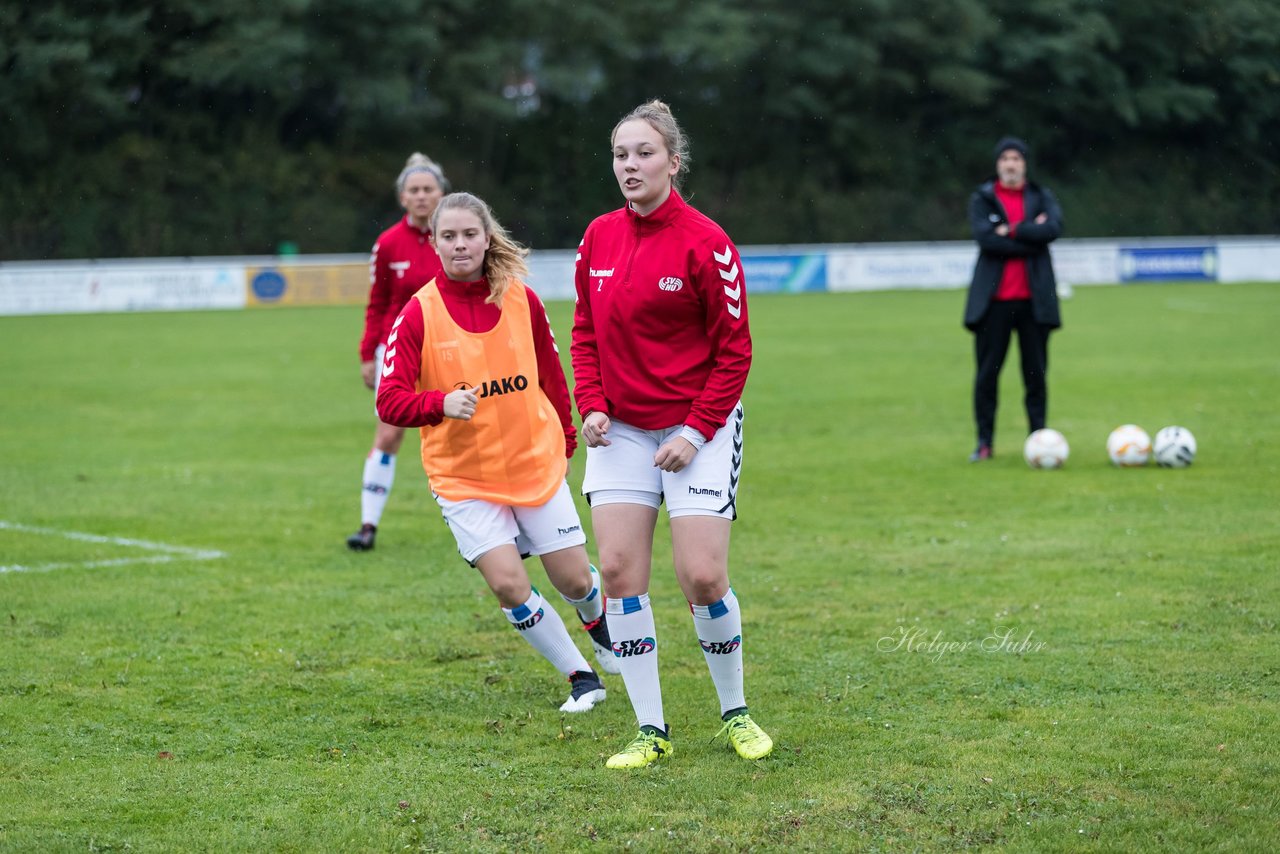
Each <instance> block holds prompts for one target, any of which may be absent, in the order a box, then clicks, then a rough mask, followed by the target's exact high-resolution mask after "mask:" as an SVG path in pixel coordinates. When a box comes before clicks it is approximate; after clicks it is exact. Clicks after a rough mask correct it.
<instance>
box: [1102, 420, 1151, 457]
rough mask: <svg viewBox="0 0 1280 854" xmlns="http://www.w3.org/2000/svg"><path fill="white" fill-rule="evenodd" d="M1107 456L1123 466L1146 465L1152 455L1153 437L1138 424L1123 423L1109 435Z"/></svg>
mask: <svg viewBox="0 0 1280 854" xmlns="http://www.w3.org/2000/svg"><path fill="white" fill-rule="evenodd" d="M1107 456H1108V457H1110V458H1111V462H1113V463H1115V464H1116V465H1118V466H1120V467H1121V468H1133V467H1135V466H1145V465H1146V464H1147V460H1148V459H1149V458H1150V457H1151V437H1150V436H1148V435H1147V431H1146V430H1143V429H1142V428H1141V427H1139V426H1138V425H1137V424H1121V425H1120V426H1119V427H1117V428H1116V429H1114V430H1112V431H1111V435H1110V436H1108V437H1107Z"/></svg>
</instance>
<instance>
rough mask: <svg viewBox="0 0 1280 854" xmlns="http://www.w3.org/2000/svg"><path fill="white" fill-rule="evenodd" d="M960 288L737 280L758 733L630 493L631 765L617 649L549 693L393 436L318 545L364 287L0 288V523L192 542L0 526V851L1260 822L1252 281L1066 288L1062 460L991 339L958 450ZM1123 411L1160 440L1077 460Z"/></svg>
mask: <svg viewBox="0 0 1280 854" xmlns="http://www.w3.org/2000/svg"><path fill="white" fill-rule="evenodd" d="M961 302H962V295H961V294H959V293H958V292H943V293H938V292H899V293H877V294H861V295H806V296H758V297H756V298H754V300H753V302H752V326H753V331H754V334H755V340H756V360H755V367H754V369H753V372H752V377H751V382H750V385H749V386H748V390H747V397H746V406H747V437H748V438H747V459H746V475H745V478H744V486H743V490H742V493H741V496H740V504H739V510H740V513H741V518H740V520H739V522H738V523H737V525H736V526H735V531H734V543H733V558H732V579H733V583H734V587H735V589H736V590H737V591H738V594H739V597H740V598H741V600H742V602H743V605H744V609H745V610H744V613H745V637H746V639H747V646H746V652H747V657H746V667H747V692H748V699H749V701H750V702H751V703H752V708H753V710H754V711H755V712H756V717H757V719H758V720H759V721H760V722H761V723H762V724H763V725H764V726H765V727H766V728H767V729H768V730H769V731H770V732H771V733H772V734H773V736H774V738H775V740H776V742H777V744H778V747H777V749H776V751H775V753H774V755H773V756H772V757H770V758H769V759H767V760H764V761H762V762H759V763H755V764H749V763H746V762H743V761H741V760H739V759H738V758H737V757H736V756H734V755H733V753H732V752H731V751H730V750H728V749H727V748H726V747H725V746H723V745H722V744H718V743H712V742H711V741H710V738H711V736H712V735H713V734H714V733H715V731H716V726H717V719H716V712H717V711H718V706H717V704H716V701H715V697H714V692H713V690H712V688H711V684H710V679H709V678H708V676H707V674H706V669H705V665H704V663H703V661H702V655H701V651H700V650H699V649H698V647H697V645H696V643H695V642H694V640H693V636H692V630H691V627H690V623H689V617H688V611H687V608H685V607H684V603H683V601H682V600H681V598H680V595H679V591H678V588H677V587H676V585H675V582H674V579H673V577H672V573H671V568H670V560H669V549H668V548H667V545H666V536H667V535H666V531H665V528H661V529H660V531H659V538H660V540H661V541H662V543H661V544H660V545H659V548H658V559H657V566H656V568H655V573H654V578H655V581H654V585H653V591H652V592H653V597H654V600H655V603H656V613H657V621H658V630H659V633H660V636H661V637H662V638H665V643H664V646H663V659H662V660H663V680H664V693H665V701H666V708H667V713H668V716H669V719H670V722H671V724H672V726H673V735H674V739H675V745H676V753H675V755H674V756H673V757H672V759H671V761H669V762H668V763H666V764H665V765H661V766H658V767H654V768H651V769H647V770H645V771H644V772H641V773H633V774H618V773H615V772H606V770H605V769H604V768H603V767H602V766H603V759H604V757H605V756H607V755H608V754H609V753H611V752H613V751H614V750H616V749H617V748H618V747H619V746H621V744H623V743H624V742H625V741H626V740H627V739H628V738H629V737H630V735H631V734H632V731H633V725H634V718H633V716H632V713H631V709H630V706H629V704H628V702H627V699H626V695H625V692H624V690H623V689H622V686H621V682H620V680H619V679H617V678H616V677H614V678H612V679H610V680H607V684H608V686H609V689H610V698H609V700H608V702H606V703H605V704H604V705H603V706H602V707H600V708H599V709H598V710H596V711H594V712H592V713H590V714H588V715H586V716H575V717H566V716H563V715H561V714H560V713H559V712H558V711H557V710H556V706H557V705H558V703H559V702H560V701H561V700H562V699H563V695H564V694H565V691H566V685H565V684H564V683H563V682H562V681H561V680H560V679H559V677H558V676H557V675H556V674H555V673H554V672H552V671H551V669H550V667H548V666H547V665H546V664H545V663H543V662H541V661H540V660H538V659H536V658H535V656H534V655H533V653H532V652H531V651H530V650H528V649H527V648H526V647H525V646H524V645H523V644H522V642H521V641H520V639H519V637H517V636H516V634H515V633H514V632H512V631H511V630H510V629H509V628H508V627H507V626H506V624H505V622H504V621H503V619H502V616H501V614H500V613H499V612H498V610H497V607H496V604H495V603H494V601H493V600H492V597H491V596H490V595H489V594H488V592H487V590H486V588H485V587H484V585H483V583H482V581H481V580H480V579H479V577H478V576H477V574H476V573H474V572H473V571H472V570H469V569H468V568H467V567H466V566H465V565H464V564H463V563H462V562H461V561H460V560H459V559H458V557H457V555H456V552H455V549H454V546H453V543H452V540H451V538H450V537H449V534H448V532H447V530H446V529H445V526H444V525H443V524H442V523H441V522H440V519H439V515H438V513H437V511H436V510H435V509H434V506H433V504H432V503H431V501H430V496H429V493H428V491H427V486H426V480H425V477H424V476H423V475H422V474H421V470H420V469H419V468H418V465H417V460H416V457H417V454H416V452H414V451H413V450H412V448H411V447H410V446H409V445H406V452H405V453H404V454H403V455H402V460H401V465H400V467H399V472H398V475H397V484H396V488H395V493H394V495H393V497H392V500H391V504H390V507H389V509H388V512H387V515H386V517H385V518H384V520H383V527H382V533H381V535H380V541H379V546H378V549H377V551H375V552H373V553H371V554H364V555H357V554H351V553H348V552H347V551H346V549H345V548H344V547H343V545H342V540H343V538H344V537H345V535H346V534H347V533H349V531H350V529H352V528H353V527H354V524H355V523H356V522H357V521H358V520H357V515H358V514H357V502H358V479H359V472H360V466H361V462H362V457H363V454H364V451H365V450H366V449H367V447H368V442H369V440H370V438H371V435H372V421H371V409H370V408H371V401H370V396H369V395H368V394H367V393H366V392H364V391H363V387H362V386H361V385H360V382H359V378H358V371H357V364H356V352H355V351H356V346H355V345H356V338H357V337H358V333H359V324H360V309H359V308H358V307H343V308H328V309H292V310H279V311H249V312H227V313H194V314H149V315H111V316H99V317H23V318H0V342H2V343H0V375H2V376H3V377H4V379H3V389H4V394H3V403H0V520H6V521H8V522H10V523H17V524H20V525H23V526H27V528H38V529H52V530H57V531H79V532H87V533H92V534H97V535H104V536H107V537H119V538H133V539H142V540H147V541H153V542H158V543H164V544H167V545H170V546H180V547H184V548H188V549H197V550H201V549H202V550H218V551H221V552H223V553H225V556H224V557H222V558H219V559H211V560H197V559H194V558H191V557H185V556H181V555H178V556H176V557H175V559H174V560H172V561H170V562H166V563H116V564H107V565H100V566H96V567H87V566H84V564H86V563H88V562H93V561H111V560H119V559H122V558H129V557H135V556H151V557H156V556H157V554H156V553H155V552H144V551H142V550H140V549H139V548H137V547H136V546H130V545H121V544H115V543H111V542H90V541H81V540H70V539H64V538H60V537H56V536H53V535H50V534H47V533H42V532H40V531H31V530H27V529H21V528H20V529H15V528H12V527H11V528H8V529H0V565H5V566H10V565H24V566H41V565H49V564H66V566H64V567H63V568H60V569H52V570H49V571H40V572H9V573H0V849H2V850H6V851H33V850H40V851H83V850H86V849H87V850H97V851H106V850H110V851H122V850H130V851H166V850H207V851H259V850H272V851H299V852H302V851H402V850H411V851H412V850H442V851H452V850H490V849H503V850H513V849H533V850H553V851H554V850H576V849H595V850H618V849H623V848H632V849H639V850H683V851H741V850H748V849H752V850H777V849H784V848H785V849H796V850H810V851H830V850H871V851H876V850H953V849H957V848H975V849H985V848H1011V849H1014V850H1050V851H1053V850H1058V851H1066V850H1072V851H1074V850H1094V851H1141V850H1151V851H1157V850H1160V851H1164V850H1230V851H1267V850H1275V849H1276V848H1277V847H1278V846H1280V819H1278V818H1277V816H1280V748H1278V747H1277V744H1278V742H1280V738H1278V737H1280V726H1278V724H1277V711H1278V708H1280V706H1278V701H1280V672H1278V669H1280V664H1278V662H1280V642H1278V641H1280V634H1278V633H1277V622H1280V580H1278V578H1280V576H1278V574H1277V568H1278V567H1277V563H1278V561H1277V557H1276V556H1277V555H1280V533H1278V532H1280V509H1278V508H1280V500H1278V499H1280V488H1278V484H1280V478H1278V477H1277V467H1278V460H1277V446H1278V444H1277V440H1278V439H1280V407H1278V406H1277V403H1276V401H1277V396H1278V393H1280V347H1277V345H1276V343H1275V340H1276V339H1275V334H1274V326H1275V320H1276V318H1277V317H1280V288H1277V287H1276V286H1274V285H1238V286H1213V285H1203V286H1202V285H1178V286H1173V285H1169V286H1145V287H1124V288H1096V289H1086V288H1081V289H1078V290H1077V293H1076V296H1075V298H1074V299H1073V300H1071V301H1070V302H1069V303H1067V304H1066V305H1065V307H1064V313H1065V319H1066V328H1065V329H1064V330H1063V331H1062V332H1061V333H1058V334H1056V335H1055V336H1054V338H1053V341H1052V343H1051V345H1050V359H1051V370H1050V419H1049V420H1050V424H1051V425H1052V426H1055V427H1057V428H1058V429H1060V430H1062V432H1063V433H1065V434H1066V436H1067V438H1068V440H1069V441H1070V442H1071V445H1072V452H1071V459H1070V461H1069V463H1068V465H1067V467H1066V468H1065V469H1063V470H1061V471H1056V472H1033V471H1030V470H1028V469H1027V468H1026V466H1025V465H1024V464H1023V463H1022V460H1021V456H1020V447H1021V441H1020V438H1021V436H1022V435H1023V434H1024V433H1025V422H1024V420H1023V415H1022V413H1021V411H1020V403H1019V401H1020V397H1021V389H1020V381H1019V379H1018V376H1017V364H1016V354H1011V361H1010V363H1009V365H1008V370H1006V374H1005V380H1006V382H1005V383H1004V385H1003V388H1002V391H1003V395H1004V402H1003V405H1002V407H1001V414H1000V421H999V425H998V434H997V437H996V453H997V457H996V459H995V460H993V461H992V462H990V463H987V464H983V465H981V466H972V465H970V464H968V463H967V462H966V461H965V458H966V455H967V454H968V452H969V451H970V450H971V446H972V432H973V431H972V424H971V420H970V407H969V395H970V385H969V383H970V375H971V362H972V355H971V349H970V348H971V346H972V344H971V339H970V337H969V335H968V334H967V333H966V332H964V330H963V329H962V328H961V326H960V310H961ZM551 309H552V321H553V323H554V325H555V327H556V328H557V329H558V330H560V333H561V337H562V339H567V337H568V325H569V324H568V318H569V312H570V306H569V305H568V304H566V303H554V304H552V306H551ZM563 349H564V350H565V351H566V355H567V347H565V348H563ZM1130 421H1132V422H1135V423H1138V424H1140V425H1142V426H1144V427H1145V428H1146V429H1147V430H1148V432H1150V433H1152V434H1154V433H1155V431H1156V430H1157V429H1159V428H1160V427H1162V426H1165V425H1166V424H1175V423H1176V424H1181V425H1183V426H1185V427H1188V428H1190V429H1191V430H1192V431H1193V432H1194V433H1195V435H1196V437H1197V438H1198V440H1199V444H1200V451H1199V457H1198V458H1197V460H1196V463H1195V465H1194V466H1192V467H1191V468H1190V469H1187V470H1184V471H1167V470H1160V469H1155V468H1148V469H1141V470H1118V469H1115V468H1113V467H1111V466H1110V464H1109V463H1108V462H1107V459H1106V454H1105V450H1104V444H1105V441H1106V436H1107V433H1108V432H1109V431H1110V429H1111V428H1112V427H1114V426H1116V425H1118V424H1120V423H1123V422H1130ZM580 477H581V459H578V460H575V462H574V466H573V471H572V474H571V479H572V481H573V482H574V483H575V484H576V483H578V482H580ZM584 511H585V508H584ZM584 520H586V516H585V512H584ZM530 568H531V572H532V574H533V576H534V579H535V583H537V582H538V579H541V578H543V576H542V573H541V570H540V568H538V567H537V564H536V563H531V564H530ZM544 587H545V584H544ZM563 613H564V614H565V615H566V616H569V612H568V610H567V608H566V609H564V610H563ZM1005 632H1008V633H1009V639H1010V641H1011V642H1017V641H1027V645H1026V648H1025V649H1024V650H1023V651H1022V652H1020V653H1015V652H1009V651H1007V650H1005V651H998V650H992V649H990V648H988V649H983V648H982V643H983V641H984V639H987V638H990V637H992V636H995V635H999V634H1002V633H1005ZM903 633H907V636H908V637H912V638H914V639H915V640H914V641H913V643H912V644H911V646H913V647H914V651H909V650H907V649H905V648H901V647H899V648H896V649H895V648H893V647H894V640H893V639H895V638H900V637H902V636H903ZM882 638H889V639H890V640H888V641H882V640H881V639H882ZM579 640H580V641H583V642H584V641H585V636H584V637H582V638H579ZM930 640H933V641H935V643H934V646H933V647H932V649H930V648H928V646H927V642H928V641H930ZM948 642H950V643H952V644H954V645H953V646H942V644H946V643H948ZM966 643H968V644H969V646H968V647H967V648H963V649H962V648H960V647H962V646H963V645H964V644H966ZM1036 644H1040V646H1036ZM991 645H992V644H991V643H989V644H988V647H990V646H991ZM997 645H998V644H997ZM922 647H923V648H922Z"/></svg>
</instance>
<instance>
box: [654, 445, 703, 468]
mask: <svg viewBox="0 0 1280 854" xmlns="http://www.w3.org/2000/svg"><path fill="white" fill-rule="evenodd" d="M696 453H698V449H697V448H695V447H694V446H693V444H692V443H691V442H690V441H689V440H688V439H686V438H684V437H683V436H672V437H671V438H670V439H668V440H667V441H665V442H663V443H662V447H661V448H658V453H656V454H654V455H653V464H654V465H655V466H657V467H658V468H660V469H662V470H663V471H669V472H677V471H680V470H681V469H683V468H685V467H686V466H688V465H689V463H691V462H693V457H694V454H696Z"/></svg>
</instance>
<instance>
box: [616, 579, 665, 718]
mask: <svg viewBox="0 0 1280 854" xmlns="http://www.w3.org/2000/svg"><path fill="white" fill-rule="evenodd" d="M605 619H606V620H607V621H608V625H609V637H611V638H612V639H613V651H614V654H615V655H617V656H618V664H619V666H621V668H622V683H623V684H624V685H626V686H627V696H628V697H630V698H631V708H633V709H635V713H636V721H637V722H638V724H639V725H640V726H646V725H649V726H656V727H658V728H659V729H662V730H664V731H665V730H666V728H667V719H666V718H665V717H664V716H663V714H662V686H661V685H660V684H659V682H658V641H657V631H656V630H655V628H654V623H653V609H652V608H651V607H649V594H648V593H641V594H640V595H639V596H627V597H624V598H622V599H610V600H609V601H608V602H607V603H606V604H605Z"/></svg>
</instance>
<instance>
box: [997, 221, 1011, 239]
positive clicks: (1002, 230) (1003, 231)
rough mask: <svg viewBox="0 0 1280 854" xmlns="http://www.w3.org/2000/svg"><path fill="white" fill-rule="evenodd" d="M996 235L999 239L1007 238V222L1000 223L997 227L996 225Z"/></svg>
mask: <svg viewBox="0 0 1280 854" xmlns="http://www.w3.org/2000/svg"><path fill="white" fill-rule="evenodd" d="M996 234H998V235H1000V236H1001V237H1008V236H1009V223H1007V222H1002V223H1000V224H999V225H997V226H996Z"/></svg>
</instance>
